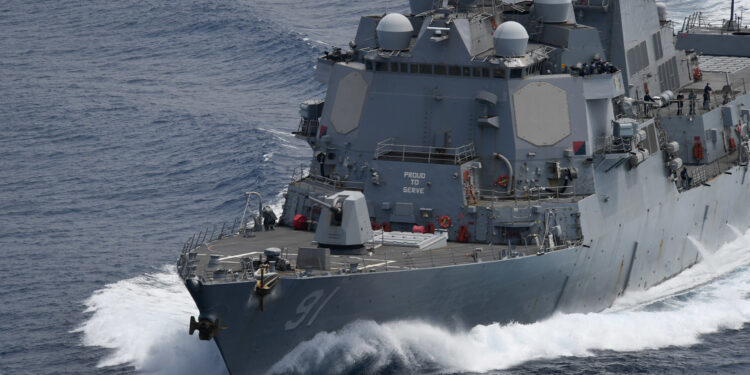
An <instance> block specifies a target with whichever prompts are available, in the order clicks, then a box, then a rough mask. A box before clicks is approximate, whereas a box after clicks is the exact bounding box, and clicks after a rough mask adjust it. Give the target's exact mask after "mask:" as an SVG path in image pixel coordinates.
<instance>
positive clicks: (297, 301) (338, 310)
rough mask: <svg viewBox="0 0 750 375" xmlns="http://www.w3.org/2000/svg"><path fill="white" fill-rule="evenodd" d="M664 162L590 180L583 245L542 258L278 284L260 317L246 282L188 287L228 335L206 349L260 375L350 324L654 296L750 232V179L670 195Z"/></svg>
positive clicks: (472, 317) (501, 314) (514, 312)
mask: <svg viewBox="0 0 750 375" xmlns="http://www.w3.org/2000/svg"><path fill="white" fill-rule="evenodd" d="M663 163H664V160H663V159H662V158H661V157H652V158H651V159H650V160H648V161H647V162H645V163H643V164H641V165H639V166H638V168H634V169H629V168H625V167H623V168H620V169H615V170H611V171H607V172H603V170H605V168H606V165H603V166H601V167H600V168H599V169H601V170H602V171H600V172H598V173H597V180H596V183H597V187H598V191H601V192H604V193H600V194H595V195H591V196H589V197H587V198H585V199H583V200H581V201H580V202H579V209H580V212H581V228H582V231H583V234H584V239H585V241H584V243H583V245H582V246H578V247H572V248H568V249H563V250H557V251H553V252H550V253H546V254H544V255H541V256H528V257H522V258H514V259H506V260H501V261H486V262H480V263H473V264H466V265H454V266H446V267H435V268H425V269H414V270H403V271H389V272H373V273H360V274H344V275H332V276H323V277H310V278H286V279H282V280H281V281H280V283H279V284H278V286H277V287H276V288H275V289H274V291H273V293H271V294H270V295H269V296H267V297H265V299H264V301H263V305H264V310H263V311H260V306H259V302H260V301H259V300H258V297H257V296H256V295H255V294H254V293H253V292H252V291H253V286H254V284H253V283H251V282H232V283H225V284H221V283H215V284H203V285H199V286H195V285H191V284H189V283H188V288H189V289H190V291H191V294H192V295H193V297H194V299H195V300H196V303H197V305H198V307H199V309H200V310H201V314H202V316H207V317H219V318H220V319H221V322H222V325H225V326H226V329H225V330H221V331H220V332H219V333H218V335H217V336H216V337H214V339H215V340H216V343H217V345H218V347H219V349H220V350H221V353H222V355H223V358H224V360H225V362H226V364H227V368H228V369H229V371H230V372H231V373H232V374H255V373H264V372H267V371H268V370H269V369H271V368H272V367H273V365H274V364H276V363H277V362H278V361H279V360H280V359H281V358H282V357H283V356H284V355H285V354H286V353H288V352H289V351H291V350H292V349H293V348H294V347H295V346H297V345H298V344H299V343H301V342H303V341H305V340H309V339H311V338H312V337H313V336H314V335H315V334H316V333H318V332H322V331H335V330H337V329H340V328H342V327H343V326H345V325H346V324H348V323H352V322H354V321H357V320H372V321H376V322H388V321H396V320H409V319H419V320H421V321H427V322H430V323H434V324H438V325H443V326H449V327H471V326H473V325H476V324H488V323H493V322H499V323H507V322H511V321H516V322H533V321H537V320H540V319H543V318H545V317H548V316H550V315H551V314H552V313H554V312H556V311H560V312H565V313H570V312H594V311H601V310H603V309H605V308H607V307H609V306H611V304H612V302H613V301H614V300H615V299H616V298H617V297H618V296H619V295H621V294H622V293H624V291H625V290H633V289H646V288H648V287H651V286H653V285H656V284H658V283H660V282H662V281H664V280H666V279H668V278H670V277H673V276H674V275H676V274H678V273H679V272H681V271H682V270H684V269H686V268H688V267H690V266H692V265H693V264H695V263H696V262H697V261H699V259H700V255H699V251H698V249H697V248H696V247H695V246H693V245H692V244H691V243H690V241H689V239H688V236H693V237H694V238H695V239H696V240H698V241H700V242H702V243H703V244H705V245H706V246H707V247H716V246H718V245H720V244H721V243H722V242H723V241H726V240H729V239H731V236H732V231H731V230H730V228H729V226H728V225H727V224H733V225H735V226H737V227H738V228H741V229H746V228H747V224H748V223H750V210H748V209H747V206H748V205H747V202H748V200H749V199H750V177H747V178H746V175H747V169H746V168H745V167H742V166H738V167H733V168H731V169H730V170H729V171H728V173H725V174H721V175H719V176H718V177H716V178H714V179H713V180H711V181H709V182H708V184H707V185H709V186H701V187H698V188H694V189H690V190H686V191H678V189H677V187H676V185H675V183H674V182H673V181H670V180H669V179H668V178H667V174H666V172H665V171H664V164H663Z"/></svg>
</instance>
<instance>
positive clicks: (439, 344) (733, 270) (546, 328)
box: [76, 231, 750, 374]
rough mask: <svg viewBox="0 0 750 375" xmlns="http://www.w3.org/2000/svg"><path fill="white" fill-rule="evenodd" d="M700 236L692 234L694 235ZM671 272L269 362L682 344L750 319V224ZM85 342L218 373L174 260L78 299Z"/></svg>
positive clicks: (389, 330)
mask: <svg viewBox="0 0 750 375" xmlns="http://www.w3.org/2000/svg"><path fill="white" fill-rule="evenodd" d="M698 245H699V244H698ZM703 250H704V252H703V253H704V257H710V259H709V261H703V262H700V263H699V264H697V265H696V266H694V267H692V268H690V269H688V270H686V271H685V272H683V273H681V274H680V275H679V276H677V277H675V278H673V279H671V280H668V281H666V282H664V283H662V284H660V285H658V286H655V287H653V288H651V289H649V290H647V291H642V292H635V293H628V294H626V295H625V296H623V297H621V298H620V299H618V300H617V301H616V303H615V305H614V306H612V307H611V308H610V309H608V310H606V311H603V312H600V313H589V314H557V315H554V316H552V317H550V318H548V319H546V320H544V321H540V322H537V323H533V324H517V323H511V324H505V325H500V324H490V325H478V326H475V327H473V328H471V329H468V330H449V329H446V328H443V327H441V326H439V325H434V324H430V323H428V322H422V321H398V322H390V323H376V322H372V321H358V322H354V323H352V324H349V325H347V326H346V327H344V328H342V329H340V330H338V331H336V332H321V333H319V334H318V335H316V336H315V337H314V338H313V339H312V340H310V341H307V342H304V343H302V344H300V345H298V346H297V347H296V348H295V349H294V350H292V351H291V352H289V353H287V354H286V356H285V357H284V358H283V359H282V360H281V361H280V362H279V363H277V365H276V366H275V367H274V371H275V372H276V373H351V374H354V373H400V372H422V373H454V372H455V373H460V372H487V371H491V370H499V369H508V368H512V367H514V366H518V365H520V364H523V363H525V362H529V361H534V360H545V359H552V358H559V357H566V356H577V357H588V356H594V355H596V353H597V352H599V351H602V350H611V351H617V352H630V351H640V350H647V349H660V348H665V347H669V346H690V345H694V344H696V343H699V342H700V341H701V335H704V334H710V333H714V332H718V331H721V330H726V329H740V328H742V326H743V325H744V324H745V323H747V322H750V296H749V295H748V294H749V293H750V231H748V232H747V233H744V234H742V235H741V236H739V237H738V238H737V239H736V240H735V241H732V242H731V243H727V244H725V245H724V246H722V247H721V248H719V249H717V250H715V251H711V249H708V251H705V250H706V249H703ZM84 303H85V306H86V308H87V311H88V312H89V314H90V316H89V317H88V319H87V320H86V321H85V322H84V323H83V324H82V325H81V326H80V327H79V328H78V329H77V330H76V331H78V332H81V333H82V335H83V343H84V345H88V346H99V347H105V348H109V349H111V350H110V351H109V354H108V355H107V356H105V358H103V359H102V360H101V361H100V363H99V365H100V366H112V365H132V366H134V367H135V368H136V369H137V370H139V371H140V372H143V373H154V374H173V373H190V374H202V373H226V370H225V369H224V367H223V364H222V362H221V358H220V355H219V353H218V350H217V349H216V346H215V345H214V344H213V343H207V342H201V341H199V340H198V339H197V338H196V337H194V336H188V335H187V318H188V317H189V316H191V315H196V314H197V309H196V308H195V305H194V304H193V302H192V300H191V299H190V296H189V295H188V293H187V292H186V291H185V290H184V287H183V285H182V284H181V282H180V280H179V278H178V277H177V276H176V275H175V273H174V269H173V268H169V269H167V268H165V269H164V270H163V271H162V272H158V273H154V274H149V275H144V276H141V277H136V278H133V279H128V280H123V281H120V282H117V283H114V284H110V285H107V286H106V287H105V288H103V289H101V290H99V291H97V292H95V293H94V294H93V295H92V296H91V297H90V298H89V299H88V300H86V301H85V302H84Z"/></svg>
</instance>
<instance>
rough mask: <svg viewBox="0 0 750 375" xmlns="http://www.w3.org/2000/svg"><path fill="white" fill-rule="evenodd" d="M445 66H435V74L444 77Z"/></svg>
mask: <svg viewBox="0 0 750 375" xmlns="http://www.w3.org/2000/svg"><path fill="white" fill-rule="evenodd" d="M445 71H446V70H445V65H435V74H440V75H442V76H444V75H445Z"/></svg>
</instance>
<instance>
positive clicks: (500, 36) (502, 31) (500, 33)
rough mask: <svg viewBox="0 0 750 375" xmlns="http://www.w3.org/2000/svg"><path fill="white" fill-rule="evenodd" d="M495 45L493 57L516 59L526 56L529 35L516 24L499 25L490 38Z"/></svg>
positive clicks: (509, 22) (523, 28) (521, 26)
mask: <svg viewBox="0 0 750 375" xmlns="http://www.w3.org/2000/svg"><path fill="white" fill-rule="evenodd" d="M492 40H493V42H494V44H495V55H497V56H502V57H516V56H523V55H524V54H526V46H527V45H528V44H529V33H528V32H526V28H525V27H523V25H521V24H520V23H518V22H515V21H507V22H503V23H501V24H500V26H498V27H497V30H495V34H494V35H493V38H492Z"/></svg>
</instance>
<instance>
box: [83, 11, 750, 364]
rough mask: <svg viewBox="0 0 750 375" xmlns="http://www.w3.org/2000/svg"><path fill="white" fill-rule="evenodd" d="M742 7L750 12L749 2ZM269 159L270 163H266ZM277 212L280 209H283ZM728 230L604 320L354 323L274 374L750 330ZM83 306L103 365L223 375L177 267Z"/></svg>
mask: <svg viewBox="0 0 750 375" xmlns="http://www.w3.org/2000/svg"><path fill="white" fill-rule="evenodd" d="M667 3H668V5H669V7H670V10H669V12H670V15H671V17H672V18H673V19H674V20H675V21H676V22H677V23H678V24H679V23H681V20H682V18H683V17H685V16H686V15H687V14H689V13H691V12H692V11H693V10H695V9H699V8H703V9H711V10H710V11H709V12H710V13H709V14H708V16H709V17H711V18H718V19H720V18H721V17H727V14H728V12H727V11H725V8H726V7H725V6H723V4H725V3H726V2H725V1H723V0H721V1H720V0H683V1H676V0H672V1H668V2H667ZM738 6H745V7H748V6H750V0H741V1H739V2H738ZM264 130H265V129H264ZM268 131H271V132H274V131H272V130H268ZM276 135H277V136H278V138H279V139H280V140H282V141H283V142H282V144H283V145H284V147H288V148H298V147H297V145H296V144H292V143H291V142H288V138H289V136H288V134H286V133H284V134H276ZM273 158H274V154H273V153H268V154H266V155H264V159H267V160H268V161H272V160H273ZM279 198H280V197H277V199H279ZM273 206H274V208H275V209H276V210H277V212H279V211H280V209H279V207H280V205H279V204H278V203H277V204H275V205H273ZM730 229H731V228H730ZM732 230H733V231H734V232H735V233H736V234H738V238H737V239H736V240H735V241H733V242H731V243H728V244H726V245H724V246H722V247H721V248H720V249H702V250H703V251H702V253H703V254H704V257H706V258H710V262H701V263H699V264H698V265H696V266H694V267H693V268H691V269H688V270H686V271H685V272H683V273H682V274H680V275H679V276H677V277H675V278H673V279H671V280H668V281H667V282H665V283H662V284H660V285H658V286H656V287H653V288H651V289H649V290H647V291H641V292H633V293H627V294H626V295H625V296H623V297H622V298H620V299H618V300H617V301H616V302H615V305H614V306H613V307H612V308H610V309H608V310H607V311H604V312H601V313H590V314H558V315H555V316H552V317H550V318H549V319H546V320H544V321H541V322H537V323H533V324H526V325H523V324H508V325H498V324H491V325H478V326H475V327H473V328H471V329H470V330H468V331H461V332H454V331H450V330H446V329H444V328H442V327H439V326H434V325H430V324H428V323H425V322H419V321H401V322H392V323H384V324H378V323H375V322H371V321H361V322H355V323H352V324H350V325H348V326H346V327H344V328H342V329H341V330H339V331H338V332H332V333H330V332H329V333H320V334H318V335H317V336H316V337H315V338H313V339H312V340H311V341H309V342H306V343H303V344H301V345H299V346H298V347H297V348H296V349H295V350H293V351H292V352H290V353H288V354H287V356H286V357H285V359H284V361H283V362H282V364H281V365H280V366H279V367H278V368H277V369H278V370H281V371H289V372H299V373H305V372H323V373H325V372H329V373H330V372H345V371H350V372H351V371H353V370H352V369H356V368H360V369H363V370H369V371H375V370H378V369H383V368H388V367H389V366H393V364H394V363H396V364H398V365H399V366H406V367H407V368H410V369H412V370H414V371H418V370H428V371H440V372H485V371H490V370H495V369H504V368H509V367H512V366H515V365H518V364H521V363H524V362H527V361H530V360H534V359H545V358H558V357H562V356H590V355H594V351H596V350H614V351H639V350H644V349H658V348H664V347H668V346H689V345H693V344H695V343H698V342H700V340H701V335H703V334H708V333H713V332H718V331H721V330H724V329H739V328H741V327H742V326H743V324H745V323H747V322H750V301H749V300H748V298H747V294H748V293H749V292H750V232H747V233H744V234H741V233H739V231H737V230H736V228H734V229H732ZM696 245H697V246H702V245H700V244H699V243H698V244H696ZM711 250H715V251H711ZM84 305H85V306H86V311H87V312H88V313H89V314H90V315H89V316H88V318H87V319H86V321H85V322H83V323H82V324H81V325H80V327H79V328H77V329H76V330H75V331H76V332H80V333H81V334H82V336H83V345H86V346H95V347H104V348H107V349H109V350H110V351H109V352H108V354H107V355H105V356H104V358H102V359H101V360H100V362H99V366H100V367H106V366H115V365H132V366H134V367H135V368H136V369H137V370H138V371H139V372H142V373H150V374H221V373H226V370H225V369H224V365H223V363H222V361H221V358H220V354H219V352H218V350H217V348H216V346H215V345H214V343H213V342H203V341H199V340H198V338H197V337H196V336H189V335H188V334H187V327H188V320H189V317H190V316H191V315H197V314H198V311H197V308H196V307H195V305H194V303H193V301H192V300H191V298H190V296H189V294H188V293H187V291H186V290H185V288H184V286H183V285H182V283H181V282H180V280H179V278H178V277H177V275H176V274H175V272H174V268H173V267H165V268H164V269H163V270H162V271H160V272H155V273H152V274H147V275H143V276H139V277H135V278H131V279H127V280H122V281H119V282H117V283H114V284H109V285H107V286H105V287H104V288H103V289H100V290H98V291H96V292H95V293H94V294H93V295H92V296H91V297H89V298H88V299H87V300H86V301H84Z"/></svg>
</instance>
